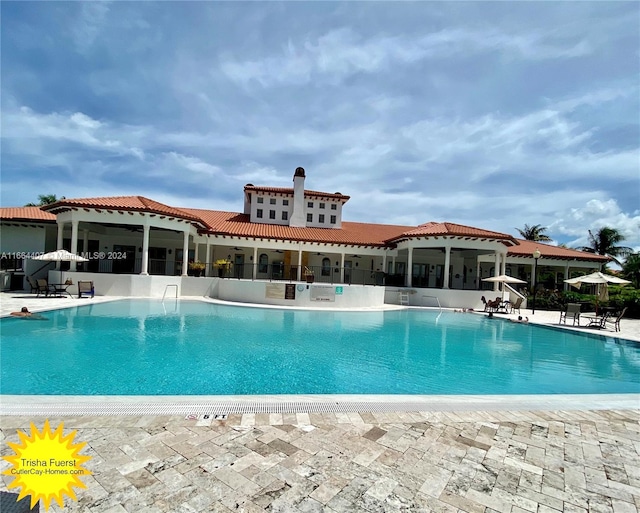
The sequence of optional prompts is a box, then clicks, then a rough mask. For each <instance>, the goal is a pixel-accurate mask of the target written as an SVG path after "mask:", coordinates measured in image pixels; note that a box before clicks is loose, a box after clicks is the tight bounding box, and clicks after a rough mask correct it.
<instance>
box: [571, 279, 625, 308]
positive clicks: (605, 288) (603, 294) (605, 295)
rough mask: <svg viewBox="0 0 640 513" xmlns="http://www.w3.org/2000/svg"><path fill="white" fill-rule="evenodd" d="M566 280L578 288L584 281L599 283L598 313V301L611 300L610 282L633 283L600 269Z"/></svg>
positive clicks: (618, 283)
mask: <svg viewBox="0 0 640 513" xmlns="http://www.w3.org/2000/svg"><path fill="white" fill-rule="evenodd" d="M564 282H565V283H568V284H569V285H571V286H572V287H575V288H577V289H579V288H580V286H581V285H582V284H583V283H588V284H596V285H598V292H597V294H596V313H597V312H598V303H599V302H600V301H603V302H604V301H609V283H615V284H617V285H626V284H627V283H631V282H630V281H629V280H623V279H622V278H618V277H617V276H612V275H611V274H604V273H601V272H599V271H598V272H595V273H591V274H587V275H585V276H578V277H577V278H570V279H568V280H564Z"/></svg>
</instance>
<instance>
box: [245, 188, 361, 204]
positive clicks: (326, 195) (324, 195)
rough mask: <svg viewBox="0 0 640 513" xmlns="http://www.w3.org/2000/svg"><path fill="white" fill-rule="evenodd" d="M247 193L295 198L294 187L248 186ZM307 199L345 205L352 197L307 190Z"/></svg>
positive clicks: (337, 193) (305, 193)
mask: <svg viewBox="0 0 640 513" xmlns="http://www.w3.org/2000/svg"><path fill="white" fill-rule="evenodd" d="M244 190H245V191H255V192H273V193H278V194H288V195H291V196H293V188H292V187H259V186H256V185H251V184H247V185H245V186H244ZM304 195H305V197H307V196H308V197H314V198H334V199H339V200H343V201H344V202H345V203H346V202H347V201H348V200H349V198H351V196H345V195H344V194H341V193H339V192H320V191H310V190H307V189H305V191H304Z"/></svg>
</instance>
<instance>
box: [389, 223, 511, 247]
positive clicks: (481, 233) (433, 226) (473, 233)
mask: <svg viewBox="0 0 640 513" xmlns="http://www.w3.org/2000/svg"><path fill="white" fill-rule="evenodd" d="M441 235H456V236H465V237H473V238H487V239H498V240H502V241H504V242H507V243H511V244H514V245H515V244H517V241H516V239H514V238H513V237H512V236H511V235H508V234H506V233H500V232H492V231H490V230H482V229H480V228H474V227H473V226H464V225H462V224H455V223H434V222H430V223H424V224H421V225H420V226H418V227H417V228H410V229H409V230H407V231H405V232H403V233H401V234H398V235H396V236H395V237H393V238H392V239H389V241H390V242H393V241H394V240H399V239H407V238H411V237H425V236H426V237H431V236H441Z"/></svg>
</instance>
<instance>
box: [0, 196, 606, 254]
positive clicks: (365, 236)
mask: <svg viewBox="0 0 640 513" xmlns="http://www.w3.org/2000/svg"><path fill="white" fill-rule="evenodd" d="M71 206H73V207H86V208H103V209H114V210H117V209H121V210H140V211H147V212H155V213H159V214H164V215H171V216H174V217H180V218H182V219H187V220H190V221H193V222H196V223H198V224H200V225H201V227H202V228H203V230H202V232H203V233H212V234H220V235H228V236H236V237H256V238H264V239H276V240H293V241H303V242H321V243H327V244H345V245H354V246H374V247H381V246H385V245H387V244H388V243H390V242H393V241H395V240H398V239H401V238H406V237H412V236H414V237H415V236H439V235H456V236H468V237H480V238H483V237H486V238H493V239H502V240H503V241H504V242H505V243H515V244H518V245H514V246H511V247H510V248H509V249H508V250H507V254H508V255H509V256H519V257H530V258H533V257H532V254H533V252H534V251H535V250H536V248H537V249H539V250H540V253H541V255H542V258H545V257H547V258H554V259H561V260H564V259H566V260H582V261H595V262H607V261H608V260H610V259H609V257H606V256H602V255H596V254H593V253H587V252H583V251H578V250H575V249H568V248H561V247H558V246H551V245H549V244H543V243H540V242H535V241H528V240H524V239H515V238H513V237H511V236H510V235H507V234H504V233H499V232H493V231H489V230H482V229H480V228H474V227H471V226H464V225H459V224H455V223H434V222H431V223H425V224H421V225H420V226H418V227H414V226H400V225H388V224H372V223H350V222H346V221H345V222H343V223H342V228H292V227H290V226H279V225H271V224H258V223H251V222H249V216H248V215H246V214H239V213H237V212H223V211H219V210H204V209H196V208H175V207H170V206H168V205H164V204H162V203H159V202H157V201H153V200H150V199H148V198H145V197H142V196H115V197H106V198H84V199H65V200H61V201H58V202H57V203H54V204H52V205H46V206H44V207H42V208H40V207H5V208H0V219H1V220H10V221H24V222H28V221H31V222H33V221H41V222H42V221H47V222H55V219H56V217H55V215H54V214H53V213H50V212H49V211H54V212H55V211H57V210H65V209H67V208H69V207H71Z"/></svg>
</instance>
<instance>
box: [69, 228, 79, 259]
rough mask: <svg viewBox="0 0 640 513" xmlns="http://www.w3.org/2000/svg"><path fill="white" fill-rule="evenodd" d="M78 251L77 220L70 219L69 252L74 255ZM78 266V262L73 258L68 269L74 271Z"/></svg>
mask: <svg viewBox="0 0 640 513" xmlns="http://www.w3.org/2000/svg"><path fill="white" fill-rule="evenodd" d="M77 252H78V221H71V253H73V254H74V255H75V254H76V253H77ZM77 268H78V262H76V261H75V260H73V261H72V262H71V267H70V269H69V270H70V271H75V270H76V269H77Z"/></svg>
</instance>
